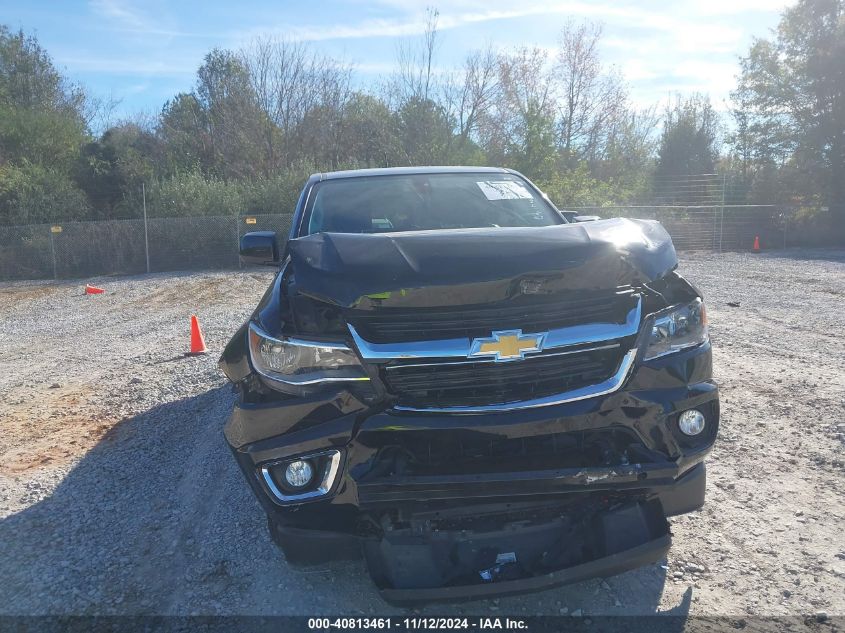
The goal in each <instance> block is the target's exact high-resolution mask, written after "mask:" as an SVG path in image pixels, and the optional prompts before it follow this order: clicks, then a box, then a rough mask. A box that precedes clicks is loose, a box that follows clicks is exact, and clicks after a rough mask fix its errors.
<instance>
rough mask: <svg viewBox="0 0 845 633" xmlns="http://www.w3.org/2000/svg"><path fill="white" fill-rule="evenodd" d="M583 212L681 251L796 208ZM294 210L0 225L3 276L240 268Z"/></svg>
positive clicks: (774, 227)
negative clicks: (668, 241) (648, 229)
mask: <svg viewBox="0 0 845 633" xmlns="http://www.w3.org/2000/svg"><path fill="white" fill-rule="evenodd" d="M566 209H567V210H573V211H577V212H578V213H580V214H582V215H598V216H600V217H602V218H608V217H617V216H624V217H631V218H647V219H655V220H659V221H660V222H661V223H662V224H663V225H664V226H665V227H666V229H667V230H668V231H669V234H670V235H671V236H672V239H673V240H674V242H675V246H676V248H677V249H678V250H712V251H723V250H750V249H751V248H752V246H753V243H754V238H755V237H759V238H760V242H761V244H762V245H763V247H764V248H781V247H785V246H788V245H789V216H790V211H789V210H788V209H785V208H782V207H777V206H770V205H763V206H760V205H756V206H752V205H727V206H722V205H687V206H636V205H634V206H611V207H607V206H603V207H566ZM290 223H291V216H290V215H249V216H193V217H178V218H149V219H148V220H147V223H146V230H145V225H144V220H143V219H134V220H103V221H93V222H64V223H61V224H55V225H49V224H38V225H29V226H0V279H3V280H13V279H50V278H53V279H73V278H84V277H93V276H97V275H114V274H138V273H145V272H148V271H149V272H165V271H171V270H198V269H232V268H238V267H240V265H241V263H240V258H239V257H238V246H239V241H240V238H241V236H242V235H243V234H244V233H247V232H249V231H275V232H276V235H277V236H278V237H279V240H280V245H281V243H283V242H284V240H285V239H286V238H287V235H288V232H289V230H290Z"/></svg>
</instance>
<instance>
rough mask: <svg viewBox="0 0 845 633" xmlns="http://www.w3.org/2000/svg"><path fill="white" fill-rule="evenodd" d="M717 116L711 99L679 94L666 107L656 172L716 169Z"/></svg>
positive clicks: (661, 174)
mask: <svg viewBox="0 0 845 633" xmlns="http://www.w3.org/2000/svg"><path fill="white" fill-rule="evenodd" d="M718 125H719V123H718V118H717V115H716V112H715V111H714V110H713V106H712V105H711V103H710V99H709V98H708V97H706V96H704V95H701V94H694V95H692V96H690V97H687V98H686V99H683V98H681V96H680V95H679V96H677V97H676V99H675V102H674V103H673V104H671V105H668V106H667V107H666V111H665V114H664V118H663V135H662V136H661V138H660V148H659V149H658V152H657V156H658V158H657V169H656V172H655V176H656V177H658V178H666V177H673V176H688V175H690V174H710V173H713V171H714V170H715V169H716V159H717V157H718V150H717V148H716V139H717V135H718Z"/></svg>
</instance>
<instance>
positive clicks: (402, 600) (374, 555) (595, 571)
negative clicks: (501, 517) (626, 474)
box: [364, 502, 671, 604]
mask: <svg viewBox="0 0 845 633" xmlns="http://www.w3.org/2000/svg"><path fill="white" fill-rule="evenodd" d="M586 517H587V518H586V520H584V518H583V517H579V516H577V515H575V517H574V518H573V517H572V516H562V517H559V518H554V519H550V520H546V521H544V522H539V523H532V522H530V521H517V522H516V523H515V524H510V523H508V524H505V525H503V526H501V527H498V528H494V529H489V530H478V531H473V532H467V531H464V530H453V531H449V530H444V531H433V532H424V533H422V534H420V533H417V532H416V531H414V530H403V531H399V532H398V533H388V534H385V536H384V537H383V538H382V539H380V540H370V541H367V542H366V543H365V547H364V551H365V554H366V559H367V564H368V567H369V570H370V574H371V576H372V577H373V580H374V581H375V583H376V585H377V586H378V587H379V589H380V590H381V593H382V596H383V597H384V598H385V600H387V601H388V602H391V603H395V604H409V603H415V602H432V601H449V600H464V599H474V598H486V597H490V596H502V595H512V594H519V593H525V592H531V591H536V590H539V589H545V588H549V587H553V586H557V585H563V584H569V583H574V582H579V581H582V580H587V579H589V578H595V577H597V576H603V577H607V576H612V575H614V574H618V573H621V572H623V571H627V570H629V569H634V568H636V567H640V566H642V565H646V564H649V563H653V562H655V561H658V560H660V559H662V558H663V557H664V556H665V555H666V552H667V550H668V549H669V546H670V544H671V539H670V536H669V530H668V525H667V524H666V519H665V517H664V516H663V513H662V511H661V508H660V506H659V504H658V503H656V502H635V503H625V504H617V505H615V506H613V507H605V508H602V509H598V510H595V511H594V513H591V514H587V515H586Z"/></svg>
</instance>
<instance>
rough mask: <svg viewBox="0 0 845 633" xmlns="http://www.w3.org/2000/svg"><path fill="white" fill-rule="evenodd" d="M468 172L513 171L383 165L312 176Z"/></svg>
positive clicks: (344, 176) (336, 176)
mask: <svg viewBox="0 0 845 633" xmlns="http://www.w3.org/2000/svg"><path fill="white" fill-rule="evenodd" d="M467 173H494V174H505V173H511V170H510V169H504V168H502V167H468V166H443V167H437V166H433V167H382V168H377V169H349V170H345V171H330V172H325V173H321V174H313V175H312V176H311V178H319V179H320V180H334V179H335V178H364V177H367V176H400V175H403V174H405V175H407V174H467Z"/></svg>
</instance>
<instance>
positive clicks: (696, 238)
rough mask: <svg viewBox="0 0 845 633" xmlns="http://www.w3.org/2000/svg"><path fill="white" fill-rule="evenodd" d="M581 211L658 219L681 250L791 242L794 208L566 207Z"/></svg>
mask: <svg viewBox="0 0 845 633" xmlns="http://www.w3.org/2000/svg"><path fill="white" fill-rule="evenodd" d="M567 209H568V210H572V211H577V212H578V213H579V214H581V215H597V216H599V217H602V218H610V217H627V218H640V219H644V220H658V221H660V223H661V224H662V225H663V226H664V227H665V228H666V230H667V231H668V232H669V235H671V236H672V241H673V242H674V244H675V248H676V249H678V250H709V251H717V252H719V251H744V250H751V249H752V247H753V246H754V239H755V238H759V239H760V244H761V245H762V246H763V247H764V248H768V249H772V248H785V247H786V246H788V244H789V218H790V216H791V215H792V213H793V212H792V210H791V209H788V208H785V207H779V206H776V205H724V206H722V205H660V206H653V205H652V206H648V205H645V206H644V205H634V206H610V207H606V206H605V207H567Z"/></svg>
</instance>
